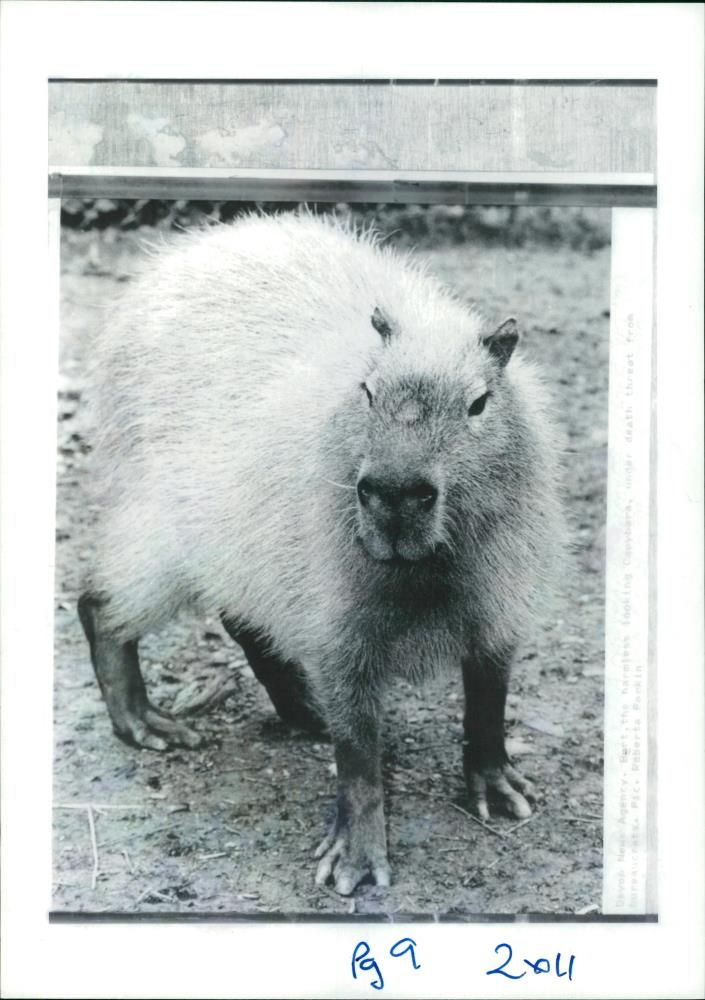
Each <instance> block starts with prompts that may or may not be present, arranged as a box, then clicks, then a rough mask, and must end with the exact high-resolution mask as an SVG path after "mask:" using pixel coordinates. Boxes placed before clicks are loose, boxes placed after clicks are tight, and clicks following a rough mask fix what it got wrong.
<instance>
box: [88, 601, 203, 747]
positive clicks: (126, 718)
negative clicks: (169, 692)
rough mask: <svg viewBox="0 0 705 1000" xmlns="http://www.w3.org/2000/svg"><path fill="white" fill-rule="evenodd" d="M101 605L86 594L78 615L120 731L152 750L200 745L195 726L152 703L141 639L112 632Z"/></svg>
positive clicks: (116, 729) (99, 681)
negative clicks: (142, 664)
mask: <svg viewBox="0 0 705 1000" xmlns="http://www.w3.org/2000/svg"><path fill="white" fill-rule="evenodd" d="M101 608H102V602H101V601H100V600H98V599H96V598H94V597H92V596H91V595H90V594H84V595H83V596H82V597H81V598H80V599H79V602H78V616H79V618H80V620H81V625H82V626H83V631H84V632H85V633H86V639H88V644H89V646H90V651H91V662H92V664H93V669H94V670H95V674H96V677H97V678H98V683H99V684H100V690H101V691H102V692H103V697H104V698H105V704H106V705H107V708H108V712H109V713H110V718H111V720H112V723H113V729H114V730H115V732H116V734H117V735H118V736H119V737H120V739H122V740H125V742H126V743H130V744H132V745H133V746H138V747H145V748H146V749H148V750H166V749H167V748H168V747H169V746H184V747H190V748H194V747H197V746H199V744H200V743H201V738H200V736H199V735H198V733H196V732H195V730H193V729H190V728H189V727H188V726H186V725H184V724H183V723H182V722H177V721H176V720H175V719H173V718H172V717H171V716H170V715H169V714H168V713H166V712H163V711H162V710H161V709H159V708H156V707H155V706H154V705H152V704H151V703H150V701H149V699H148V698H147V691H146V688H145V686H144V681H143V679H142V673H141V671H140V663H139V656H138V653H137V642H136V641H132V642H121V641H120V640H119V639H116V638H115V637H114V636H112V635H111V633H110V630H109V629H107V628H105V627H104V625H103V622H102V618H103V615H102V612H101Z"/></svg>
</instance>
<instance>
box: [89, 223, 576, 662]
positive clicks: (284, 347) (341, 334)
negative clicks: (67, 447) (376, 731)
mask: <svg viewBox="0 0 705 1000" xmlns="http://www.w3.org/2000/svg"><path fill="white" fill-rule="evenodd" d="M375 309H378V310H381V311H382V313H383V314H384V315H385V316H387V317H390V318H391V320H392V321H393V324H394V330H395V332H393V333H392V335H391V336H388V337H382V336H381V335H380V333H379V332H378V331H377V329H376V328H375V327H374V326H373V324H372V322H371V316H372V314H373V313H374V311H375ZM397 331H398V332H397ZM489 333H491V328H488V327H487V326H486V325H485V323H484V321H483V319H482V317H481V316H480V315H479V314H478V313H476V312H475V311H472V310H469V309H468V308H467V307H466V306H464V305H462V304H461V303H460V302H458V301H457V300H456V298H455V297H454V296H453V295H452V294H451V293H449V292H448V291H447V290H446V289H444V288H443V287H441V286H440V285H439V283H437V282H436V281H435V280H434V279H432V278H431V277H429V276H428V275H426V274H424V273H423V271H422V270H420V269H419V268H418V267H417V266H415V265H413V264H412V263H410V261H409V260H406V259H404V258H402V257H400V255H398V254H397V253H394V252H393V251H391V250H389V249H386V248H381V247H380V246H378V245H377V244H376V243H375V241H374V239H373V238H371V237H369V236H366V235H363V236H359V235H358V236H355V235H353V234H351V233H350V232H348V231H346V230H345V229H344V228H342V227H340V226H338V225H336V224H333V223H330V222H323V221H319V220H317V219H315V218H313V217H310V216H288V217H279V218H266V217H256V216H253V217H249V218H247V219H246V220H245V221H242V222H240V223H238V224H237V225H235V226H232V227H229V226H228V227H225V226H224V227H217V228H214V229H212V230H209V231H206V232H203V233H199V234H197V235H195V236H189V237H188V238H185V239H184V240H183V242H182V245H180V246H179V247H178V248H177V249H175V250H173V251H170V252H168V253H166V254H162V255H158V256H156V257H155V258H154V259H153V260H151V261H149V263H148V265H147V266H146V267H145V269H144V271H143V273H142V275H141V277H139V278H138V279H137V280H136V281H134V282H132V283H131V285H130V287H129V288H128V290H127V294H126V295H125V297H124V298H123V299H122V301H121V302H120V304H119V305H118V306H117V308H116V309H115V310H114V312H113V313H112V315H111V316H110V318H109V321H108V322H107V323H106V326H105V332H104V334H103V336H102V339H101V342H100V343H99V344H98V345H97V349H96V355H95V356H96V358H97V362H98V365H97V375H98V379H99V385H98V392H97V400H98V407H99V409H98V413H97V426H98V428H99V432H100V434H99V440H98V442H97V446H96V463H97V466H96V473H97V476H98V477H99V482H100V500H99V503H100V509H101V517H100V523H99V529H98V535H97V541H96V561H95V573H94V575H93V579H92V583H91V590H92V591H93V592H94V593H98V594H106V595H108V596H109V598H110V602H109V605H108V608H107V610H108V614H109V618H110V622H111V625H112V628H113V629H114V634H115V637H116V639H119V640H120V641H127V640H130V639H134V638H137V637H138V636H140V635H141V634H143V633H144V632H145V631H146V630H147V629H151V628H154V627H155V626H158V625H160V624H162V623H164V622H165V621H167V620H168V619H170V618H171V617H172V616H173V615H174V614H175V613H176V612H177V611H178V610H179V609H180V608H181V607H183V606H186V605H196V606H198V607H200V608H202V609H206V610H209V611H222V612H231V613H233V614H234V615H236V616H237V617H238V618H239V619H241V620H244V621H246V622H248V623H249V624H250V626H251V627H253V628H257V629H260V630H261V631H262V632H263V633H265V634H266V635H267V636H268V637H269V640H270V642H271V644H272V645H273V647H274V648H275V649H276V651H277V652H278V653H279V654H280V655H281V656H282V657H283V658H285V659H290V660H298V661H300V662H302V663H303V664H306V665H310V666H311V668H312V669H314V670H315V668H316V666H317V665H320V663H321V662H322V661H325V660H328V659H329V658H331V657H332V658H333V659H335V657H336V655H337V651H338V650H340V648H341V645H343V646H344V647H346V648H348V650H349V649H350V648H351V647H354V648H356V649H357V650H358V651H359V654H360V655H361V656H363V657H364V659H365V660H368V661H369V662H370V664H372V663H375V662H377V661H379V660H382V661H383V665H384V669H385V670H390V669H395V670H402V671H405V672H414V673H420V672H421V671H423V670H428V669H429V668H431V667H433V666H435V665H437V664H438V663H439V662H440V661H443V660H447V659H449V658H450V659H452V660H457V659H458V657H459V656H460V655H461V652H462V651H463V650H464V649H466V648H467V645H468V643H469V642H470V643H472V644H473V645H478V644H479V645H481V646H483V647H486V648H488V649H489V650H491V649H494V648H505V647H507V646H508V645H513V644H514V642H515V641H516V639H517V638H519V637H521V636H522V635H523V634H525V632H526V630H527V628H528V626H529V625H530V623H531V618H532V616H533V614H534V613H535V610H536V606H537V603H538V602H540V601H541V600H542V594H543V593H544V586H543V584H544V582H545V579H546V577H547V576H549V577H550V575H551V567H552V562H553V555H554V554H555V552H556V549H557V546H556V543H557V542H559V541H560V535H561V531H560V523H561V518H560V509H559V504H558V501H557V489H556V482H555V465H556V453H557V447H556V443H555V440H554V435H553V432H552V430H551V426H550V422H549V418H548V415H547V412H546V406H545V399H546V393H545V390H544V388H543V386H542V385H541V384H540V382H539V379H538V377H537V373H536V371H535V370H534V369H533V368H532V367H531V366H530V365H528V364H527V363H526V362H524V361H523V360H522V359H521V358H520V357H518V356H514V357H513V358H512V359H511V361H510V362H509V364H508V365H507V367H506V368H504V369H500V368H499V367H498V366H497V365H496V363H495V362H494V361H493V359H492V358H491V356H490V354H489V351H488V350H487V348H486V347H485V346H483V344H482V338H483V336H484V335H487V334H489ZM363 382H364V383H365V384H366V386H371V385H372V386H374V392H375V404H373V405H372V406H370V403H369V401H368V397H367V394H366V392H364V391H363V390H362V389H361V383H363ZM488 390H489V391H490V392H491V396H490V397H489V399H488V402H487V405H486V407H485V410H484V412H483V413H482V414H481V415H479V416H472V417H471V416H468V407H469V406H470V405H471V403H472V402H473V400H474V399H475V398H477V397H478V396H480V395H481V394H482V393H484V392H486V391H488ZM408 396H411V398H414V399H416V400H419V399H421V400H422V407H421V409H422V412H421V414H420V416H418V415H417V416H418V419H412V421H411V422H408V421H404V420H401V421H400V420H395V406H396V404H397V403H398V402H399V401H400V400H401V401H403V400H404V399H405V398H406V397H408ZM412 416H413V415H412ZM380 450H382V451H386V452H387V453H388V454H389V455H392V454H399V453H400V452H401V453H413V454H414V455H415V457H416V458H417V459H418V458H419V456H421V459H422V460H423V461H426V462H428V463H432V464H433V467H434V469H436V470H438V473H439V475H441V476H442V479H443V483H444V496H445V502H444V526H443V530H444V533H445V541H446V543H447V544H446V545H445V546H444V547H443V552H442V553H441V554H440V555H439V557H438V558H437V559H436V560H433V561H432V562H431V564H429V563H428V562H426V561H423V562H422V563H420V564H419V565H415V564H410V565H408V566H398V565H387V564H385V563H383V562H375V561H374V560H371V559H370V558H369V556H368V555H367V554H366V553H365V552H364V551H362V550H361V549H360V547H359V546H358V545H356V535H357V532H358V517H357V500H356V494H355V491H354V490H355V484H356V481H357V478H358V475H359V471H360V468H361V466H362V464H363V462H364V460H365V459H366V458H367V457H369V455H370V453H373V452H375V451H377V452H379V451H380Z"/></svg>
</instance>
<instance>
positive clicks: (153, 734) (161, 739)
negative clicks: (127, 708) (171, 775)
mask: <svg viewBox="0 0 705 1000" xmlns="http://www.w3.org/2000/svg"><path fill="white" fill-rule="evenodd" d="M115 732H116V733H117V735H118V736H119V737H120V738H121V739H123V740H124V741H125V742H126V743H130V744H131V745H132V746H137V747H142V748H144V749H145V750H168V749H169V747H174V746H178V747H186V748H188V749H189V750H195V749H196V748H197V747H199V746H200V745H201V742H202V739H201V736H200V735H199V734H198V733H197V732H196V731H195V729H191V728H190V726H186V725H184V723H183V722H177V721H176V719H172V718H171V717H170V716H169V715H167V714H166V713H165V712H162V711H161V710H160V709H157V708H154V707H153V706H152V705H149V704H147V705H145V706H144V707H143V708H142V709H141V710H140V711H139V712H132V713H130V714H129V715H126V716H125V718H124V719H121V720H120V725H119V726H117V725H116V726H115Z"/></svg>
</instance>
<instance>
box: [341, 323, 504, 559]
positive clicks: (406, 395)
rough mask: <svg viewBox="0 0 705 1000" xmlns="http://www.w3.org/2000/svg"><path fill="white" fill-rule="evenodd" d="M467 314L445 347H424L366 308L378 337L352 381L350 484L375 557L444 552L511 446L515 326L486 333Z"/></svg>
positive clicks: (484, 501) (483, 499)
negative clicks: (353, 471) (359, 440)
mask: <svg viewBox="0 0 705 1000" xmlns="http://www.w3.org/2000/svg"><path fill="white" fill-rule="evenodd" d="M472 320H473V322H472V323H471V324H470V327H469V331H468V330H466V331H464V332H465V334H468V333H469V336H467V339H466V340H463V338H462V333H461V334H458V333H457V332H456V334H455V336H453V335H449V336H448V338H447V341H446V342H445V345H444V346H445V348H446V349H445V350H438V344H437V343H436V344H433V343H431V344H430V345H428V344H427V345H426V350H424V349H423V348H422V347H420V346H419V343H418V340H417V339H416V338H411V339H408V338H405V336H404V331H403V330H402V329H401V328H399V327H397V325H396V323H395V321H394V319H393V318H391V317H388V316H387V315H385V314H384V313H383V312H382V311H381V310H380V309H375V311H374V313H373V314H372V317H371V322H372V326H373V327H374V328H375V329H376V330H377V331H378V333H379V334H380V336H381V338H382V340H383V342H384V346H383V348H382V350H381V351H380V352H379V354H378V355H377V357H376V358H375V363H374V367H373V368H372V370H371V371H370V372H369V374H368V375H367V376H366V378H365V380H364V381H363V382H362V383H361V385H360V387H359V389H360V399H359V405H360V407H363V408H364V410H365V412H366V418H365V420H366V423H365V430H364V433H363V439H364V444H363V446H362V448H361V452H362V459H361V461H360V463H359V466H358V469H357V480H356V483H355V487H356V490H357V538H358V541H359V543H360V544H361V545H362V547H363V549H364V550H365V552H366V553H367V555H368V556H369V557H371V558H372V559H374V560H377V561H379V562H384V563H391V564H395V565H399V564H404V563H409V564H412V563H418V562H419V561H421V560H424V559H427V558H429V557H431V556H433V555H434V554H435V553H437V552H439V551H440V550H443V549H445V550H447V551H452V549H453V548H454V538H456V537H458V535H459V534H462V533H463V532H464V531H466V530H467V527H468V525H467V521H468V520H471V519H472V518H473V516H474V515H475V514H476V513H478V512H480V511H481V510H482V508H483V506H484V507H487V506H488V505H489V506H490V507H492V505H493V504H494V502H495V500H494V498H493V497H492V496H490V495H489V492H491V489H492V487H491V485H490V480H491V478H492V477H491V470H492V468H493V467H495V468H496V466H497V464H498V462H500V463H501V453H502V450H503V449H507V448H511V447H512V445H511V442H510V441H509V440H508V437H507V435H508V428H507V414H506V413H502V409H503V408H504V407H506V406H507V405H509V409H510V410H511V391H510V390H509V389H508V387H507V386H506V384H505V382H506V379H505V378H504V369H505V367H506V365H507V363H508V362H509V359H510V358H511V355H512V352H513V351H514V347H515V346H516V343H517V341H518V339H519V334H518V331H517V326H516V322H515V320H513V319H510V320H507V321H505V322H504V323H503V324H502V325H501V326H500V327H499V329H498V330H496V331H494V332H490V333H487V332H484V333H483V332H482V331H481V330H480V329H479V327H478V320H477V317H472ZM510 423H511V420H510ZM509 433H510V434H511V429H510V430H509ZM515 444H516V442H515ZM488 471H489V472H490V478H489V479H488ZM488 491H489V492H488ZM460 522H463V523H460Z"/></svg>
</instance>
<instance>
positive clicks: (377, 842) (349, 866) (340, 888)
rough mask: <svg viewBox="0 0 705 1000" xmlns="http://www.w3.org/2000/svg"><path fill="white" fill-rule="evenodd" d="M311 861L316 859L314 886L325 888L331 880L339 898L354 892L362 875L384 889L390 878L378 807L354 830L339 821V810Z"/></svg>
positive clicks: (351, 826) (381, 819)
mask: <svg viewBox="0 0 705 1000" xmlns="http://www.w3.org/2000/svg"><path fill="white" fill-rule="evenodd" d="M380 831H381V836H380ZM314 857H315V858H318V859H320V860H319V862H318V870H317V872H316V885H325V884H326V882H327V881H328V879H329V878H332V879H333V885H334V886H335V889H336V891H337V892H339V893H340V894H341V896H349V895H350V894H351V893H352V892H354V890H355V887H356V886H357V885H358V884H359V883H360V882H361V881H362V880H363V879H364V878H365V876H366V875H371V876H372V878H373V879H374V881H375V883H376V884H377V885H379V886H383V887H385V888H386V887H387V886H388V885H389V884H390V881H391V877H390V871H389V862H388V861H387V845H386V841H385V836H384V815H383V813H382V807H381V806H379V807H378V809H376V810H375V811H374V814H373V815H372V816H370V817H369V819H368V820H367V821H366V822H365V823H360V822H358V823H357V824H355V825H354V826H353V825H352V824H351V823H349V822H348V821H346V820H341V818H340V809H339V810H338V814H337V816H336V818H335V822H334V823H333V826H332V827H331V830H330V832H329V833H328V835H327V836H326V837H325V839H324V840H323V842H322V843H321V844H320V845H319V847H318V849H317V850H316V852H315V854H314Z"/></svg>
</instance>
